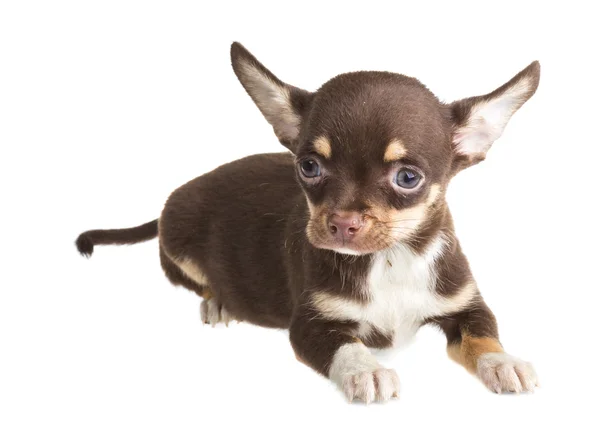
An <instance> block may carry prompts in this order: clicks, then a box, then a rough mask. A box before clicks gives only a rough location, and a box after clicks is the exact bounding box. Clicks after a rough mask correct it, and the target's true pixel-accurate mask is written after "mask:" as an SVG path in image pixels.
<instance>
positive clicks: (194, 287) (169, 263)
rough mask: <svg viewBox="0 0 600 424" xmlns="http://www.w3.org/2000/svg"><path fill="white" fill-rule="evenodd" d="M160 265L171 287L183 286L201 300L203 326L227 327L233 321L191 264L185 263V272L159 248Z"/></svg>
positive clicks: (200, 274)
mask: <svg viewBox="0 0 600 424" xmlns="http://www.w3.org/2000/svg"><path fill="white" fill-rule="evenodd" d="M160 263H161V265H162V268H163V270H164V272H165V275H166V276H167V278H168V279H169V281H171V283H172V284H173V285H175V286H183V287H185V288H187V289H189V290H191V291H193V292H194V293H196V294H197V295H198V296H200V297H202V298H203V300H202V303H201V304H200V317H201V319H202V322H203V323H204V324H210V325H212V326H213V327H214V326H215V325H216V324H217V323H219V322H223V323H225V325H228V324H229V322H230V321H232V320H233V317H232V316H231V314H230V313H229V312H228V311H227V310H226V309H225V308H224V307H223V305H222V304H221V302H219V301H218V299H217V298H216V297H215V296H214V294H213V291H212V290H211V288H210V287H209V285H208V282H207V281H206V278H204V276H203V274H202V273H201V272H199V270H198V269H197V267H194V265H193V263H191V262H190V261H186V262H185V263H184V266H185V268H187V271H185V270H184V269H182V268H181V267H180V265H178V264H177V263H176V262H175V261H173V260H172V259H171V258H169V257H168V256H167V254H166V253H165V252H164V250H163V248H162V247H161V248H160Z"/></svg>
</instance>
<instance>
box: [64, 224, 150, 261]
mask: <svg viewBox="0 0 600 424" xmlns="http://www.w3.org/2000/svg"><path fill="white" fill-rule="evenodd" d="M157 235H158V219H155V220H154V221H150V222H146V223H145V224H142V225H140V226H138V227H132V228H121V229H118V230H90V231H86V232H85V233H81V234H80V235H79V237H77V240H75V245H76V246H77V250H79V253H81V254H82V255H83V256H87V257H90V256H92V253H94V246H95V245H97V244H134V243H140V242H142V241H146V240H151V239H153V238H154V237H156V236H157Z"/></svg>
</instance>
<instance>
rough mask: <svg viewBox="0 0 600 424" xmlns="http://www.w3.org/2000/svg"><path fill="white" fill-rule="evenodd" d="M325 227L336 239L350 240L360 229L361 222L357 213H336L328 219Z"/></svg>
mask: <svg viewBox="0 0 600 424" xmlns="http://www.w3.org/2000/svg"><path fill="white" fill-rule="evenodd" d="M327 225H328V226H329V231H330V232H331V234H333V235H334V236H336V238H340V239H341V238H343V239H344V240H350V239H352V238H353V237H354V236H355V235H356V234H357V233H358V232H359V231H360V229H361V228H362V226H363V220H362V217H361V215H360V214H359V213H358V212H337V213H334V214H333V215H331V216H330V217H329V221H328V222H327Z"/></svg>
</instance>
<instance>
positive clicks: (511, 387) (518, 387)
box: [477, 353, 539, 393]
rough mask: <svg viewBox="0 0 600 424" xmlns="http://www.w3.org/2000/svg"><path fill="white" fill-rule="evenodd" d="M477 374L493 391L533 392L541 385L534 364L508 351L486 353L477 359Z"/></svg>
mask: <svg viewBox="0 0 600 424" xmlns="http://www.w3.org/2000/svg"><path fill="white" fill-rule="evenodd" d="M477 376H478V377H479V378H480V379H481V381H482V382H483V383H484V384H485V385H486V386H487V387H488V388H489V389H490V390H492V391H494V392H496V393H503V392H514V393H520V392H523V391H525V392H533V390H534V388H535V387H536V386H539V382H538V377H537V374H536V373H535V370H534V369H533V365H531V364H530V363H529V362H525V361H523V360H521V359H519V358H516V357H514V356H511V355H509V354H507V353H484V354H483V355H481V356H480V357H479V359H478V360H477Z"/></svg>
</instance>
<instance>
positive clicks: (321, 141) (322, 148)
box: [313, 136, 331, 159]
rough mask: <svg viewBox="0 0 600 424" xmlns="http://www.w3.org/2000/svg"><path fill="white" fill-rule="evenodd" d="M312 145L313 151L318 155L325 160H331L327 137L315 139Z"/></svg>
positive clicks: (329, 144)
mask: <svg viewBox="0 0 600 424" xmlns="http://www.w3.org/2000/svg"><path fill="white" fill-rule="evenodd" d="M313 145H314V146H315V150H316V152H317V153H318V154H320V155H321V156H323V157H325V158H326V159H331V143H330V142H329V140H328V139H327V137H325V136H320V137H317V139H316V140H315V142H314V143H313Z"/></svg>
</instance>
